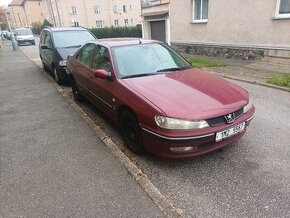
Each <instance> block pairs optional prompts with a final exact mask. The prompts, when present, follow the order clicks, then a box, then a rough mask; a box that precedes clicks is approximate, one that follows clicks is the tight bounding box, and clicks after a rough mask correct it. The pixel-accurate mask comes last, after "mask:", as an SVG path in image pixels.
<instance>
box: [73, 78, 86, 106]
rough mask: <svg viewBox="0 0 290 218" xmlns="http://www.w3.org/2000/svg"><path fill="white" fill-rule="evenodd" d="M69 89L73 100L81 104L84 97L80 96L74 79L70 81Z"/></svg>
mask: <svg viewBox="0 0 290 218" xmlns="http://www.w3.org/2000/svg"><path fill="white" fill-rule="evenodd" d="M71 89H72V93H73V96H74V100H75V101H78V102H83V101H84V97H83V96H82V95H81V93H80V91H79V88H78V87H77V84H76V82H75V80H74V79H72V83H71Z"/></svg>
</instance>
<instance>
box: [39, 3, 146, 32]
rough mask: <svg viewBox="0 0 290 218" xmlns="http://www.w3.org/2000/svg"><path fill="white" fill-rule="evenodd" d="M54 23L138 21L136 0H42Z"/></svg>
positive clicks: (92, 24)
mask: <svg viewBox="0 0 290 218" xmlns="http://www.w3.org/2000/svg"><path fill="white" fill-rule="evenodd" d="M42 2H43V5H44V14H45V17H46V19H47V20H48V21H49V22H50V23H52V24H53V25H54V26H60V27H62V26H83V27H86V28H102V27H110V26H135V25H137V24H141V2H140V0H71V1H67V0H42Z"/></svg>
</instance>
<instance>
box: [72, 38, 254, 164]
mask: <svg viewBox="0 0 290 218" xmlns="http://www.w3.org/2000/svg"><path fill="white" fill-rule="evenodd" d="M93 43H95V44H96V45H102V46H105V47H106V48H107V49H108V50H109V51H110V59H111V63H112V65H111V68H112V75H111V79H110V80H108V79H101V78H96V77H93V76H91V74H94V73H95V70H93V69H90V68H89V67H83V66H81V64H80V63H79V62H78V61H77V60H76V55H77V53H76V54H75V55H74V56H73V57H70V58H69V59H68V64H67V65H68V71H69V72H71V73H72V76H73V78H74V79H75V80H76V83H78V85H80V81H79V79H78V78H80V77H79V75H80V74H82V75H88V76H87V80H83V81H81V83H82V84H81V85H82V86H85V87H86V92H87V93H89V94H88V95H86V96H87V97H88V98H89V100H91V101H92V102H93V103H94V104H96V106H97V107H99V108H100V109H101V110H102V111H104V112H105V113H106V114H107V115H108V116H109V117H110V118H112V119H113V120H114V121H115V122H116V123H118V121H119V119H118V118H119V114H118V111H119V109H120V108H123V107H126V108H130V110H131V111H133V113H134V114H135V116H136V118H137V120H138V122H139V126H140V129H141V130H142V138H143V143H144V147H145V150H146V151H148V152H150V153H152V154H155V155H158V156H162V157H166V158H185V157H193V156H198V155H201V154H205V153H208V152H212V151H214V150H217V149H219V148H222V147H224V146H226V145H228V144H232V143H234V142H235V141H237V140H238V139H239V138H241V137H242V136H243V135H244V134H245V131H246V129H247V126H248V125H249V123H250V121H251V120H252V118H253V116H254V113H255V108H254V107H252V108H251V109H250V110H249V111H248V112H247V113H245V114H241V115H240V116H239V117H238V118H237V119H235V120H234V122H232V123H230V124H228V123H224V124H220V125H217V126H211V127H207V128H203V129H196V130H171V129H163V128H161V127H159V126H158V125H157V124H156V122H155V116H156V115H161V116H166V117H172V118H179V119H184V120H208V119H211V118H216V117H223V116H225V115H227V114H229V113H233V112H235V111H238V110H241V109H242V108H243V107H244V106H245V105H246V104H247V103H248V101H249V95H248V92H247V91H245V90H244V89H242V88H241V87H239V86H237V85H234V84H232V83H230V82H228V81H225V80H223V79H221V78H218V77H215V76H212V75H210V74H208V73H206V72H204V71H202V70H200V69H196V68H192V69H186V70H183V71H177V72H167V73H164V74H158V75H152V76H146V77H137V78H128V79H121V78H119V76H118V74H117V73H116V67H115V65H114V63H115V61H114V57H113V55H112V52H111V48H112V47H114V46H124V45H136V44H139V43H140V40H138V39H114V40H113V39H107V40H96V41H94V42H93ZM146 43H160V42H156V41H152V40H144V39H142V44H146ZM83 94H86V93H83ZM96 95H97V96H98V99H96V98H94V96H96ZM100 99H101V100H100ZM243 122H246V127H245V129H244V130H243V131H242V132H240V133H238V134H236V135H234V136H232V137H230V138H227V139H224V140H222V141H220V142H216V141H215V134H216V133H217V132H220V131H223V130H226V129H229V128H231V127H234V126H236V125H238V124H240V123H243ZM186 146H197V147H198V148H197V150H196V151H193V152H182V153H180V152H173V151H171V150H170V148H172V147H186Z"/></svg>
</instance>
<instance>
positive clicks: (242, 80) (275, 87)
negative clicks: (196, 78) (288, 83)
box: [207, 70, 290, 92]
mask: <svg viewBox="0 0 290 218" xmlns="http://www.w3.org/2000/svg"><path fill="white" fill-rule="evenodd" d="M207 72H209V73H210V74H213V75H215V76H219V77H223V78H227V79H232V80H236V81H241V82H246V83H251V84H256V85H260V86H264V87H267V88H273V89H278V90H281V91H286V92H290V88H285V87H281V86H276V85H272V84H268V83H263V82H259V81H255V80H249V79H241V78H239V77H234V76H228V75H226V74H221V73H217V72H214V71H208V70H207Z"/></svg>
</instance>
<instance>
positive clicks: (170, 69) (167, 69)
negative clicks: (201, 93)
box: [157, 66, 190, 72]
mask: <svg viewBox="0 0 290 218" xmlns="http://www.w3.org/2000/svg"><path fill="white" fill-rule="evenodd" d="M189 68H190V67H189V66H187V67H172V68H165V69H161V70H157V72H168V71H179V70H185V69H189Z"/></svg>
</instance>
